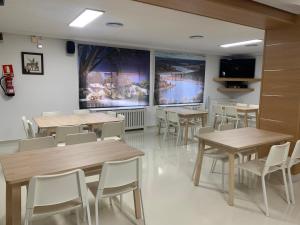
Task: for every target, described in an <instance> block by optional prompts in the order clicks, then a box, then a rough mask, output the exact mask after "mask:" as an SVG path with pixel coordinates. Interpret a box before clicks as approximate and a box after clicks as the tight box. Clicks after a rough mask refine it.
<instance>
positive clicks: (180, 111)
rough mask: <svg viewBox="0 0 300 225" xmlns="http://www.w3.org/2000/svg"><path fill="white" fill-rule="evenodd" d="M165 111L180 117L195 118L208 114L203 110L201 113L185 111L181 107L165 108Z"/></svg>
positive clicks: (185, 109) (192, 110) (191, 110)
mask: <svg viewBox="0 0 300 225" xmlns="http://www.w3.org/2000/svg"><path fill="white" fill-rule="evenodd" d="M165 111H167V112H174V113H177V114H178V115H180V116H195V115H203V114H208V112H207V111H204V110H203V111H201V110H194V109H187V108H183V107H167V108H165Z"/></svg>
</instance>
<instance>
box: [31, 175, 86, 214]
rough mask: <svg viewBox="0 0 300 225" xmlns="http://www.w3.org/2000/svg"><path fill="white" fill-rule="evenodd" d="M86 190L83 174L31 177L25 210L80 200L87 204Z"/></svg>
mask: <svg viewBox="0 0 300 225" xmlns="http://www.w3.org/2000/svg"><path fill="white" fill-rule="evenodd" d="M86 196H87V188H86V184H85V177H84V172H83V171H82V170H74V171H71V172H67V173H63V174H57V175H48V176H35V177H32V178H31V180H30V182H29V186H28V196H27V204H26V208H27V209H33V208H34V207H37V206H49V205H56V204H61V203H64V202H68V201H72V200H75V199H81V201H82V203H83V204H86V202H87V197H86Z"/></svg>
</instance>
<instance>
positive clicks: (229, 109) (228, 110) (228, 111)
mask: <svg viewBox="0 0 300 225" xmlns="http://www.w3.org/2000/svg"><path fill="white" fill-rule="evenodd" d="M224 113H225V116H230V117H237V116H238V114H237V110H236V108H235V106H224Z"/></svg>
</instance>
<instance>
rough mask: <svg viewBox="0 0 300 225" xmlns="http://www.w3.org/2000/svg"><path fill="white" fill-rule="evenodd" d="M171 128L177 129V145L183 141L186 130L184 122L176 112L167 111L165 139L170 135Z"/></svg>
mask: <svg viewBox="0 0 300 225" xmlns="http://www.w3.org/2000/svg"><path fill="white" fill-rule="evenodd" d="M170 128H174V129H175V131H177V141H176V145H177V144H179V142H180V141H181V137H182V133H183V130H184V124H183V122H182V121H180V119H179V116H178V114H177V113H175V112H167V127H166V130H165V134H164V139H166V137H167V136H168V135H169V133H170V132H169V131H170Z"/></svg>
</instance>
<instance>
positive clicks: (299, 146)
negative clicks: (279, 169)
mask: <svg viewBox="0 0 300 225" xmlns="http://www.w3.org/2000/svg"><path fill="white" fill-rule="evenodd" d="M299 158H300V140H298V141H297V142H296V144H295V147H294V150H293V153H292V155H291V160H290V165H293V164H294V163H295V160H296V159H299Z"/></svg>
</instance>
